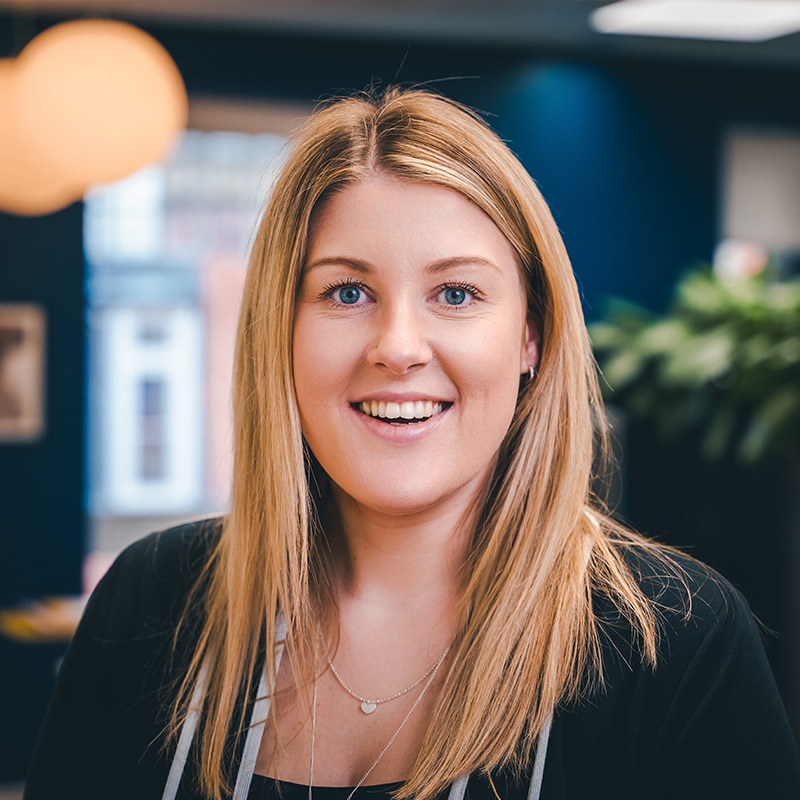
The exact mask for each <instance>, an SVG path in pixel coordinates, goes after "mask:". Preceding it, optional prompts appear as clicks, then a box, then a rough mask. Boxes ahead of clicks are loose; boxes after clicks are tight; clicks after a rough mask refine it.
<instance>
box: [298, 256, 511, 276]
mask: <svg viewBox="0 0 800 800" xmlns="http://www.w3.org/2000/svg"><path fill="white" fill-rule="evenodd" d="M324 266H346V267H350V269H353V270H355V271H356V272H360V273H361V274H362V275H366V274H368V273H369V272H370V271H371V270H372V266H371V265H370V263H369V262H368V261H362V260H361V259H358V258H350V257H349V256H328V257H326V258H318V259H317V260H316V261H312V262H311V263H310V264H306V265H305V267H304V268H303V272H304V273H309V272H311V270H313V269H316V268H317V267H324ZM466 266H479V267H488V268H489V269H491V270H494V271H495V272H500V267H498V266H497V264H495V263H494V261H490V260H489V259H488V258H484V257H483V256H451V257H449V258H442V259H439V260H438V261H432V262H431V263H430V264H427V265H426V266H425V271H426V272H429V273H431V274H432V275H439V274H441V273H442V272H447V270H449V269H453V268H455V267H466Z"/></svg>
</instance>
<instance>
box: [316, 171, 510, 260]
mask: <svg viewBox="0 0 800 800" xmlns="http://www.w3.org/2000/svg"><path fill="white" fill-rule="evenodd" d="M341 248H345V249H348V248H357V249H359V250H360V251H363V252H364V253H365V254H367V253H373V254H375V255H376V256H377V255H379V254H380V255H381V256H382V257H384V258H388V259H390V260H391V259H392V258H393V257H395V256H400V255H401V254H402V255H404V256H406V257H413V256H415V255H416V256H417V257H419V258H422V257H423V256H424V257H427V258H447V257H451V256H454V255H468V254H474V255H476V256H482V257H485V258H489V259H500V260H503V261H509V260H511V261H512V262H513V263H514V264H515V265H516V263H517V259H516V255H515V252H514V250H513V248H512V247H511V245H510V244H509V242H508V240H507V239H506V237H505V236H504V235H503V234H502V232H501V231H500V229H499V228H498V227H497V226H496V225H495V224H494V222H493V221H492V220H491V219H490V218H489V216H488V215H487V214H486V213H485V212H484V211H483V210H482V209H481V208H479V207H478V206H477V205H476V204H475V203H473V202H472V201H471V200H469V199H468V198H467V197H465V196H464V195H462V194H461V193H459V192H457V191H455V190H453V189H449V188H446V187H442V186H437V185H433V184H429V183H421V182H412V181H408V180H404V179H400V178H396V177H394V176H387V175H377V176H374V177H372V178H370V179H368V180H365V181H360V182H358V183H353V184H348V185H347V186H344V187H343V188H341V189H338V190H337V191H336V192H334V193H333V194H332V195H331V196H329V197H327V198H326V199H325V200H324V201H323V203H322V204H321V206H320V207H318V208H317V209H316V211H315V213H314V215H313V217H312V221H311V225H310V229H309V241H308V247H307V257H306V266H308V265H309V264H310V263H313V262H314V261H315V260H316V259H318V258H320V257H321V256H323V255H325V256H328V255H331V254H334V253H335V252H336V251H337V249H341Z"/></svg>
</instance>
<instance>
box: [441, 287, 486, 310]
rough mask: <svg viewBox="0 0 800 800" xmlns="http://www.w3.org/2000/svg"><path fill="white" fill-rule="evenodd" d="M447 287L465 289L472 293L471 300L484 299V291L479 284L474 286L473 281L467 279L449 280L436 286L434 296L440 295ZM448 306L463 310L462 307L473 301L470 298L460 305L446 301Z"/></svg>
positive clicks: (466, 306)
mask: <svg viewBox="0 0 800 800" xmlns="http://www.w3.org/2000/svg"><path fill="white" fill-rule="evenodd" d="M446 289H463V290H464V291H465V292H468V293H469V294H471V295H472V298H471V300H472V301H475V300H481V299H483V293H482V292H481V290H480V289H478V287H477V286H474V285H473V284H471V283H467V282H466V281H448V282H447V283H443V284H442V285H441V286H437V287H436V291H435V292H434V297H435V296H437V295H440V294H441V293H442V292H443V291H445V290H446ZM445 305H447V306H448V308H451V309H453V310H455V311H461V310H462V309H465V308H468V307H469V306H470V305H472V302H470V300H468V301H467V302H466V303H462V304H461V305H459V306H454V305H450V304H449V303H445Z"/></svg>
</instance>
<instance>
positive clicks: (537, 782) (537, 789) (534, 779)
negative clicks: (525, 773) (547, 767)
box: [528, 714, 553, 800]
mask: <svg viewBox="0 0 800 800" xmlns="http://www.w3.org/2000/svg"><path fill="white" fill-rule="evenodd" d="M552 727H553V715H552V714H550V716H549V717H548V718H547V720H546V721H545V723H544V727H543V728H542V729H541V731H539V736H538V738H537V739H536V757H535V758H534V759H533V775H531V786H530V789H528V800H539V795H540V794H541V792H542V781H543V780H544V762H545V761H546V760H547V743H548V742H549V741H550V728H552Z"/></svg>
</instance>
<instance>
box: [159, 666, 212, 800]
mask: <svg viewBox="0 0 800 800" xmlns="http://www.w3.org/2000/svg"><path fill="white" fill-rule="evenodd" d="M207 680H208V669H207V667H206V664H203V666H202V667H201V668H200V673H199V674H198V676H197V685H196V686H195V687H194V692H193V693H192V700H191V702H190V703H189V713H188V714H187V715H186V719H185V720H184V721H183V726H182V727H181V735H180V737H179V739H178V748H177V750H176V751H175V755H174V757H173V759H172V764H171V765H170V768H169V775H167V783H166V785H165V786H164V794H162V795H161V800H175V795H177V794H178V787H179V786H180V785H181V778H182V777H183V769H184V767H185V766H186V759H187V758H188V757H189V750H190V748H191V746H192V739H194V732H195V730H196V729H197V720H198V718H199V716H200V705H201V703H202V701H203V695H204V694H205V693H206V682H207Z"/></svg>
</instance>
